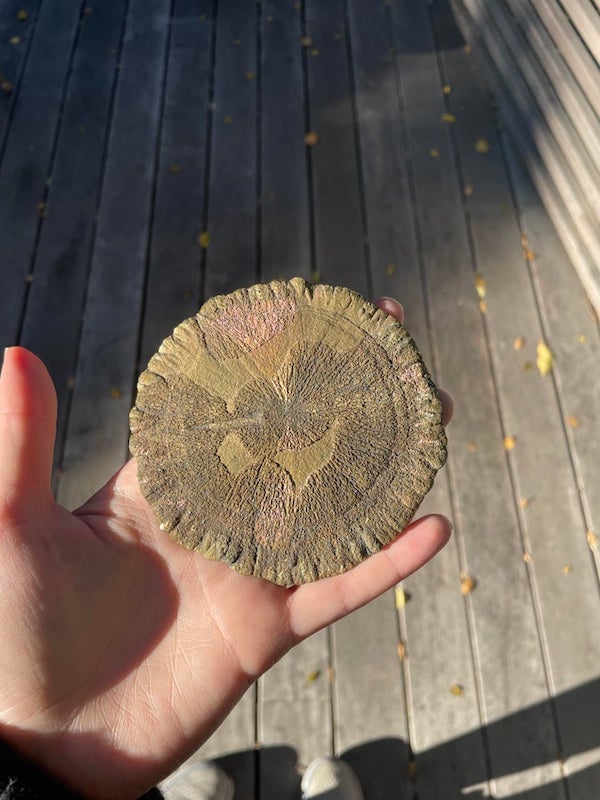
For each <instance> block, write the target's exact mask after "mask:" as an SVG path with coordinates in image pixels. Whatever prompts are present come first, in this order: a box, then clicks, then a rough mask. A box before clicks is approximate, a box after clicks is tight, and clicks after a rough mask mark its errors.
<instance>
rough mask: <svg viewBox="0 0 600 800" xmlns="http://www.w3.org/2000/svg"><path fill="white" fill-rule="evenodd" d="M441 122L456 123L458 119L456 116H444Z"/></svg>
mask: <svg viewBox="0 0 600 800" xmlns="http://www.w3.org/2000/svg"><path fill="white" fill-rule="evenodd" d="M441 120H442V122H448V123H453V122H456V117H455V116H454V114H442V116H441Z"/></svg>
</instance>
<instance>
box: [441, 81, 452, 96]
mask: <svg viewBox="0 0 600 800" xmlns="http://www.w3.org/2000/svg"><path fill="white" fill-rule="evenodd" d="M442 92H443V93H444V94H451V93H452V87H451V86H450V84H449V83H447V84H446V85H445V86H443V87H442Z"/></svg>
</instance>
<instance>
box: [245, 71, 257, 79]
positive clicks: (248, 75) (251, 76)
mask: <svg viewBox="0 0 600 800" xmlns="http://www.w3.org/2000/svg"><path fill="white" fill-rule="evenodd" d="M254 78H256V72H252V71H251V70H248V71H247V72H246V80H249V81H253V80H254Z"/></svg>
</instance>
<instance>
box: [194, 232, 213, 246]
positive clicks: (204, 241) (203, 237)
mask: <svg viewBox="0 0 600 800" xmlns="http://www.w3.org/2000/svg"><path fill="white" fill-rule="evenodd" d="M197 242H198V244H199V245H200V247H202V248H204V249H205V250H206V248H207V247H208V245H209V244H210V234H209V233H208V232H207V231H203V232H202V233H201V234H200V236H198V239H197Z"/></svg>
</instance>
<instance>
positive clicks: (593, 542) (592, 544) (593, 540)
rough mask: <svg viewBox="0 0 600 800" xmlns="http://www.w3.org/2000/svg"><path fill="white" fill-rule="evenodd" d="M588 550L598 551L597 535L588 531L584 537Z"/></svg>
mask: <svg viewBox="0 0 600 800" xmlns="http://www.w3.org/2000/svg"><path fill="white" fill-rule="evenodd" d="M585 538H586V539H587V543H588V546H589V548H590V550H597V549H598V534H597V533H594V531H588V532H587V533H586V535H585Z"/></svg>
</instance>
